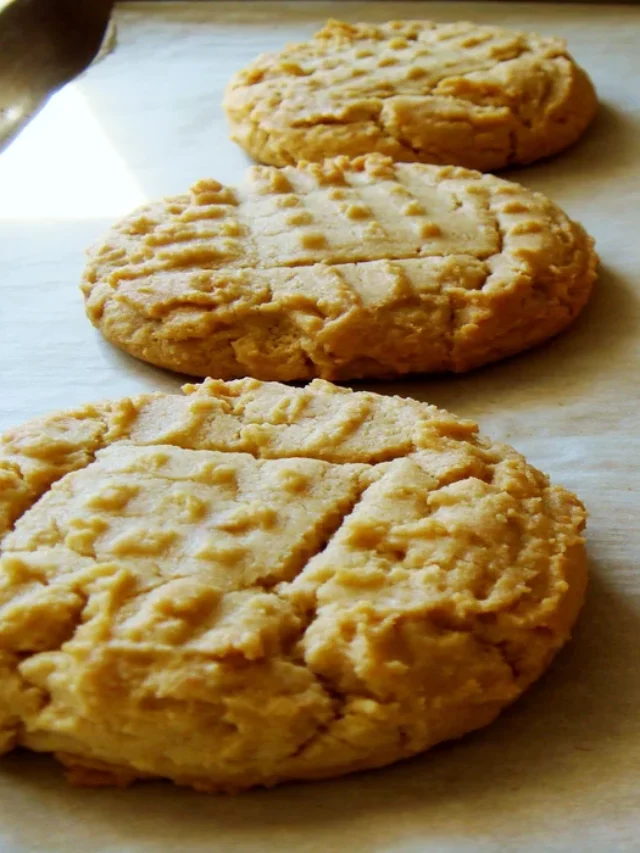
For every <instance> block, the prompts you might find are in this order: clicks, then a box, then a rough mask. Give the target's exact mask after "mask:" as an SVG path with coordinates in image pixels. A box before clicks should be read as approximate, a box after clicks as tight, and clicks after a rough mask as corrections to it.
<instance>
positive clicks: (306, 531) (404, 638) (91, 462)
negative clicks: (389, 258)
mask: <svg viewBox="0 0 640 853" xmlns="http://www.w3.org/2000/svg"><path fill="white" fill-rule="evenodd" d="M185 390H186V391H187V394H186V396H179V395H175V396H173V395H162V394H157V395H145V396H140V397H137V398H132V399H124V400H120V401H117V402H112V403H103V404H97V405H94V406H86V407H85V408H83V409H79V410H76V411H71V412H63V413H61V414H58V415H54V416H51V417H48V418H43V419H41V420H39V421H33V422H30V423H27V424H26V425H24V426H22V427H18V428H16V429H15V430H13V431H11V432H9V433H7V434H5V436H4V437H3V439H2V442H1V444H0V542H1V552H0V748H1V749H2V750H3V751H6V750H9V749H11V748H13V747H15V746H25V747H27V748H29V749H32V750H36V751H43V752H51V753H54V754H55V755H56V757H57V758H58V759H59V760H60V761H62V762H63V763H64V764H65V765H66V767H67V768H68V774H69V777H70V779H71V780H72V781H74V782H76V783H79V784H87V785H99V784H116V785H126V784H128V783H130V782H132V781H134V780H135V779H139V778H140V779H144V778H154V777H165V778H169V779H172V780H174V781H175V782H177V783H179V784H184V785H190V786H192V787H194V788H196V789H199V790H203V791H228V790H240V789H243V788H248V787H251V786H255V785H272V784H275V783H277V782H279V781H283V780H286V779H314V778H322V777H326V776H333V775H338V774H342V773H348V772H351V771H354V770H359V769H364V768H369V767H376V766H381V765H384V764H388V763H390V762H393V761H396V760H399V759H401V758H404V757H408V756H411V755H415V754H417V753H419V752H422V751H423V750H426V749H428V748H429V747H431V746H433V745H434V744H436V743H439V742H441V741H443V740H448V739H451V738H456V737H460V736H461V735H463V734H465V733H466V732H468V731H471V730H473V729H476V728H478V727H480V726H483V725H485V724H487V723H489V722H491V721H492V720H493V719H494V718H495V717H496V716H497V715H498V713H499V712H500V710H502V708H504V707H505V706H506V705H508V704H509V703H511V702H512V701H513V700H515V699H516V698H517V697H518V696H519V695H520V694H521V693H522V691H523V690H524V689H525V688H526V687H527V686H528V685H529V684H530V683H531V682H532V681H534V680H535V679H536V678H537V677H538V676H539V675H540V674H541V673H542V672H543V671H544V669H545V668H546V666H547V665H548V663H549V661H550V660H551V658H552V656H553V655H554V653H555V652H556V651H557V650H558V649H559V648H560V647H561V646H562V645H563V644H564V643H565V642H566V640H567V639H568V637H569V632H570V629H571V626H572V625H573V623H574V621H575V619H576V616H577V613H578V611H579V609H580V606H581V603H582V599H583V594H584V588H585V583H586V561H585V552H584V545H583V539H582V537H581V531H582V528H583V526H584V518H585V515H584V510H583V508H582V506H581V504H580V502H579V501H578V500H577V498H575V497H574V496H573V495H572V494H570V493H569V492H566V491H565V490H564V489H561V488H557V487H554V486H551V485H550V484H549V482H548V479H547V478H546V477H545V476H544V475H543V474H541V473H540V472H539V471H537V470H536V469H534V468H532V467H531V466H530V465H528V464H527V463H526V461H525V460H524V459H523V458H522V457H521V456H520V455H519V454H518V453H516V452H515V451H514V450H512V449H511V448H509V447H505V446H502V445H497V444H494V443H491V442H490V441H488V440H486V439H483V438H481V437H479V436H478V433H477V427H476V425H475V424H474V423H473V422H470V421H465V420H461V419H458V418H456V417H454V416H453V415H450V414H448V413H447V412H444V411H441V410H438V409H436V408H434V407H432V406H428V405H426V404H423V403H418V402H415V401H413V400H405V399H401V398H397V397H385V396H381V395H377V394H372V393H366V392H360V393H354V392H351V391H347V390H344V389H340V388H338V387H336V386H334V385H332V384H330V383H327V382H324V381H322V380H315V381H314V382H312V383H311V384H310V385H309V386H308V387H306V388H291V387H287V386H284V385H280V384H278V383H261V382H259V381H257V380H253V379H250V380H240V381H235V382H230V383H223V382H220V381H215V380H208V381H207V382H205V383H204V384H203V385H201V386H199V387H193V386H188V387H187V388H186V389H185Z"/></svg>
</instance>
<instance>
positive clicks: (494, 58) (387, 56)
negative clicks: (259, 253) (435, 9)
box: [224, 21, 597, 171]
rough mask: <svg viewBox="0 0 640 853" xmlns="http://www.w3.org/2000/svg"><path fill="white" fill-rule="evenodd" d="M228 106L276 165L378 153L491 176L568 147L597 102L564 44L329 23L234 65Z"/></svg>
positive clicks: (254, 145)
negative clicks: (312, 34) (303, 39)
mask: <svg viewBox="0 0 640 853" xmlns="http://www.w3.org/2000/svg"><path fill="white" fill-rule="evenodd" d="M224 106H225V109H226V112H227V116H228V118H229V122H230V126H231V135H232V138H233V139H234V140H235V141H236V142H238V143H239V144H240V145H241V146H242V147H243V148H244V149H245V150H246V151H247V152H248V153H249V154H251V155H252V156H253V157H255V158H256V159H257V160H259V161H261V162H263V163H269V164H271V165H274V166H283V165H286V164H288V163H296V162H298V161H299V160H321V159H323V158H324V157H329V156H334V155H337V154H347V155H348V156H350V157H355V156H357V155H359V154H366V153H369V152H372V151H377V152H379V153H381V154H389V155H391V156H392V157H393V158H394V159H395V160H406V161H410V160H417V161H419V162H423V163H451V164H453V165H459V166H468V167H470V168H472V169H480V170H482V171H493V170H496V169H501V168H503V167H504V166H508V165H513V164H516V163H530V162H531V161H533V160H537V159H538V158H540V157H547V156H549V155H551V154H555V153H556V152H557V151H561V150H562V149H563V148H566V147H567V146H568V145H571V143H572V142H575V140H576V139H578V137H579V136H580V135H581V134H582V133H583V131H584V130H585V128H586V127H587V125H588V124H589V122H590V121H591V119H592V118H593V116H594V114H595V111H596V106H597V101H596V95H595V92H594V89H593V86H592V84H591V81H590V80H589V78H588V77H587V75H586V74H585V72H584V71H583V70H582V69H581V68H580V67H579V66H578V65H576V63H575V62H574V60H573V59H572V58H571V56H570V55H569V54H568V53H567V47H566V44H565V42H564V41H562V40H561V39H557V38H546V37H542V36H538V35H535V34H530V33H518V32H512V31H510V30H503V29H498V28H496V27H480V26H476V25H475V24H470V23H456V24H434V23H433V22H431V21H392V22H391V23H388V24H384V25H382V26H374V25H372V24H357V25H355V26H353V25H351V24H344V23H341V22H339V21H330V22H329V23H328V24H327V26H326V27H325V28H324V29H323V30H321V31H320V32H319V33H317V34H316V35H315V37H314V38H312V39H311V40H310V41H308V42H305V43H303V44H294V45H289V46H288V47H286V48H285V49H284V50H283V51H282V52H281V53H279V54H264V55H262V56H260V57H258V59H256V60H255V62H253V63H251V65H249V66H248V67H247V68H246V69H244V70H243V71H241V72H239V73H238V74H237V75H236V76H235V78H234V79H233V80H232V81H231V83H230V84H229V86H228V89H227V92H226V96H225V100H224Z"/></svg>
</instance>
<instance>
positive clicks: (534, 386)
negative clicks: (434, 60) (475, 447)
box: [348, 266, 640, 418]
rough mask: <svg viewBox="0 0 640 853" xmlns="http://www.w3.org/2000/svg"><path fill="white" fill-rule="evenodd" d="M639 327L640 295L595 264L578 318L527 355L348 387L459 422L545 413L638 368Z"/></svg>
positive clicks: (611, 272)
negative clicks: (432, 408) (415, 403)
mask: <svg viewBox="0 0 640 853" xmlns="http://www.w3.org/2000/svg"><path fill="white" fill-rule="evenodd" d="M639 328H640V294H639V293H636V292H634V290H633V289H632V287H631V285H630V284H629V283H628V282H627V281H625V279H624V278H623V277H622V276H620V275H618V274H617V273H616V272H615V271H614V270H613V269H612V268H611V267H605V266H601V268H600V272H599V276H598V281H597V282H596V285H595V288H594V291H593V294H592V296H591V299H590V301H589V303H588V304H587V306H586V307H585V309H584V310H583V312H582V314H581V315H580V316H579V317H578V319H577V320H576V321H575V322H574V323H573V324H572V325H571V326H570V327H569V329H567V330H566V331H565V332H563V333H561V334H560V335H558V336H557V337H555V338H553V339H552V340H551V341H547V342H546V343H543V344H541V345H540V346H538V347H535V348H534V349H532V350H528V351H527V352H524V353H521V354H519V355H517V356H513V357H512V358H509V359H506V360H504V361H501V362H497V363H496V364H493V365H489V366H487V367H482V368H479V369H478V370H474V371H472V372H471V373H467V374H460V375H455V376H454V375H451V374H448V375H446V376H436V377H432V376H421V377H406V378H404V377H403V378H402V379H399V380H395V381H394V382H393V383H390V382H383V381H379V382H368V383H366V386H365V385H364V384H363V383H348V384H349V385H350V387H353V388H363V387H367V388H369V389H370V390H374V391H377V392H379V393H389V394H399V395H400V396H411V397H414V398H416V399H419V400H424V401H426V402H429V403H432V404H434V405H436V406H440V407H442V408H444V409H450V410H451V411H452V412H454V413H456V414H459V415H463V416H467V417H480V418H481V417H482V414H483V412H485V411H486V410H487V407H492V408H496V409H498V408H501V409H503V410H504V411H516V410H517V411H521V412H527V411H528V412H532V411H535V410H536V409H548V407H549V405H553V404H554V403H556V402H558V401H561V402H562V403H563V405H567V404H568V403H570V402H571V401H572V400H579V399H581V398H583V397H584V396H585V395H586V396H587V397H591V396H593V395H594V392H595V391H596V389H597V388H598V386H599V385H600V386H602V387H603V388H605V389H606V387H609V386H611V387H615V381H614V379H613V377H614V374H615V371H616V370H620V369H621V365H622V364H626V365H627V368H628V369H630V368H631V366H632V365H637V363H638V359H639V357H638V354H637V352H636V353H635V355H634V353H633V344H634V342H635V341H636V340H637V339H638V330H639ZM628 359H632V361H631V362H628ZM600 393H604V392H602V391H601V392H600ZM629 405H635V402H634V401H629Z"/></svg>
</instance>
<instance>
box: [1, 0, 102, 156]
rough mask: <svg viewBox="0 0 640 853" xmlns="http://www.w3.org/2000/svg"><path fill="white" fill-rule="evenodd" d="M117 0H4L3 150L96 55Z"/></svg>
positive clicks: (2, 9)
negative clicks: (56, 92)
mask: <svg viewBox="0 0 640 853" xmlns="http://www.w3.org/2000/svg"><path fill="white" fill-rule="evenodd" d="M113 5H114V0H9V3H8V5H4V6H3V5H2V0H0V7H1V8H0V150H1V149H2V148H3V147H5V146H6V145H7V144H8V143H9V142H10V141H11V139H13V137H14V136H15V135H16V134H17V133H19V132H20V131H21V130H22V128H23V127H24V126H25V125H26V124H27V122H28V121H29V119H31V118H32V117H33V116H34V115H35V113H36V112H37V111H38V110H39V109H40V108H41V107H42V106H44V104H45V103H46V102H47V100H48V98H49V97H50V96H51V95H52V94H53V93H54V92H55V91H56V90H57V89H60V88H61V87H62V86H64V85H65V83H68V82H69V81H70V80H72V79H73V78H74V77H75V76H76V75H77V74H79V73H80V72H81V71H84V69H85V68H86V67H87V66H88V65H89V64H90V63H91V62H92V61H93V59H94V58H95V57H96V55H97V53H98V51H99V50H100V45H101V44H102V42H103V39H104V37H105V33H106V31H107V26H108V23H109V18H110V15H111V10H112V8H113Z"/></svg>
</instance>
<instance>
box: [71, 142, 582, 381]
mask: <svg viewBox="0 0 640 853" xmlns="http://www.w3.org/2000/svg"><path fill="white" fill-rule="evenodd" d="M595 268H596V255H595V252H594V249H593V241H592V239H591V238H590V237H588V236H587V235H586V234H585V232H584V231H583V229H582V228H581V227H580V225H578V224H577V223H575V222H573V221H572V220H570V219H569V218H568V217H567V216H566V215H565V214H564V213H563V212H562V211H561V210H560V209H559V208H558V207H556V206H555V205H554V204H553V203H552V202H551V201H549V200H548V199H547V198H546V197H545V196H543V195H540V194H539V193H534V192H531V191H530V190H527V189H525V188H524V187H521V186H519V185H518V184H514V183H511V182H508V181H504V180H501V179H499V178H496V177H494V176H491V175H482V174H480V173H479V172H472V171H469V170H467V169H462V168H459V167H452V166H429V165H423V164H417V163H406V164H395V163H393V161H392V160H391V159H390V158H388V157H382V156H379V155H369V156H367V157H361V158H357V159H355V160H349V159H347V158H345V157H338V158H334V159H332V160H326V161H324V162H323V163H308V164H300V165H298V166H297V167H285V168H282V169H277V168H275V167H269V166H256V167H253V168H251V169H250V170H249V172H248V175H247V179H246V180H245V182H244V183H243V184H242V185H241V186H240V187H238V188H232V187H226V186H223V185H221V184H219V183H218V182H216V181H214V180H203V181H200V182H199V183H197V184H196V185H195V186H194V187H193V188H192V189H191V192H190V193H189V194H188V195H183V196H177V197H173V198H170V199H167V200H166V201H164V202H159V203H157V204H153V205H149V206H147V207H145V208H142V209H140V210H138V211H136V212H135V213H134V214H132V215H131V216H129V217H128V218H126V219H125V220H123V221H122V222H120V223H119V224H118V225H116V226H115V227H114V228H112V229H111V231H109V232H108V233H107V235H106V236H105V237H104V239H103V241H102V242H101V243H99V244H98V245H96V246H95V247H94V248H93V249H92V250H91V253H90V260H89V264H88V266H87V268H86V270H85V274H84V278H83V284H82V289H83V292H84V295H85V299H86V309H87V313H88V316H89V318H90V319H91V321H92V322H93V323H94V324H95V325H96V326H97V327H98V328H99V329H100V331H101V332H102V333H103V335H104V336H105V337H106V338H107V339H108V340H109V341H111V342H112V343H114V344H116V345H117V346H119V347H121V348H122V349H124V350H126V351H127V352H129V353H130V354H132V355H134V356H137V357H138V358H141V359H143V360H145V361H149V362H151V363H152V364H156V365H159V366H161V367H166V368H169V369H171V370H175V371H178V372H181V373H187V374H190V375H194V376H212V377H216V378H221V379H233V378H236V377H241V376H254V377H256V378H258V379H264V380H273V379H275V380H284V381H289V380H296V379H309V378H313V377H316V376H317V377H321V378H323V379H331V380H334V379H350V378H351V379H352V378H358V377H366V376H373V377H388V376H394V375H400V374H406V373H411V372H423V373H428V372H432V373H436V372H438V373H439V372H447V371H454V372H459V371H465V370H470V369H472V368H475V367H478V366H480V365H483V364H486V363H488V362H491V361H495V360H497V359H500V358H503V357H505V356H508V355H511V354H513V353H517V352H520V351H522V350H524V349H527V348H529V347H531V346H534V345H536V344H538V343H540V342H542V341H544V340H546V339H547V338H549V337H551V336H553V335H555V334H557V333H558V332H560V331H561V330H562V329H564V328H565V327H566V326H567V325H568V324H569V323H570V322H571V321H572V320H573V318H574V317H575V316H576V315H577V313H578V312H579V311H580V310H581V308H582V307H583V306H584V304H585V303H586V301H587V299H588V297H589V294H590V292H591V288H592V285H593V281H594V279H595Z"/></svg>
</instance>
